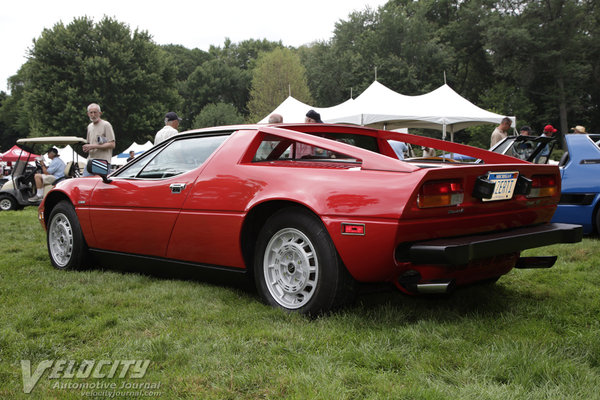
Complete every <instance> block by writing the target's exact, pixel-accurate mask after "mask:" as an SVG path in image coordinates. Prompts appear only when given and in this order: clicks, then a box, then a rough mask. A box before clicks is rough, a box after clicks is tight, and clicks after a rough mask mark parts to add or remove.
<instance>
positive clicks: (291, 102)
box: [258, 96, 354, 124]
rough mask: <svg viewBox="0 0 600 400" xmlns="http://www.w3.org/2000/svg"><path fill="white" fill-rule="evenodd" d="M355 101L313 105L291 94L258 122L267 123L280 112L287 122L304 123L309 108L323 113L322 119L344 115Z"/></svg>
mask: <svg viewBox="0 0 600 400" xmlns="http://www.w3.org/2000/svg"><path fill="white" fill-rule="evenodd" d="M353 102H354V100H353V99H349V100H346V101H345V102H343V103H341V104H338V105H337V106H333V107H313V106H311V105H309V104H306V103H303V102H301V101H299V100H296V99H295V98H293V97H292V96H289V97H288V98H287V99H285V100H284V101H283V103H281V104H280V105H279V106H277V108H276V109H274V110H273V112H272V113H270V114H269V115H267V116H266V117H264V118H263V119H261V120H260V121H259V122H258V123H259V124H266V123H267V122H269V116H270V115H271V114H280V115H281V116H282V117H283V122H285V123H292V124H294V123H303V122H304V118H305V117H306V113H307V112H308V110H315V111H316V112H318V113H319V114H321V119H323V120H324V118H323V117H324V116H328V117H331V116H343V115H345V114H346V111H345V110H346V107H348V105H349V104H352V103H353Z"/></svg>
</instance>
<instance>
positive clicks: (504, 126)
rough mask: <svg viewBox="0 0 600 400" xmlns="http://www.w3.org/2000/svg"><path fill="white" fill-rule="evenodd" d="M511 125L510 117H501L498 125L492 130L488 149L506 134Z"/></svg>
mask: <svg viewBox="0 0 600 400" xmlns="http://www.w3.org/2000/svg"><path fill="white" fill-rule="evenodd" d="M511 125H512V121H511V119H510V118H508V117H504V118H502V121H500V125H498V126H497V127H496V129H494V131H493V132H492V136H491V138H490V149H491V148H492V147H494V146H495V145H496V143H498V142H500V141H502V139H504V138H505V137H507V136H508V130H509V129H510V126H511Z"/></svg>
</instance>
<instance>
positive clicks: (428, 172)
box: [39, 124, 582, 314]
mask: <svg viewBox="0 0 600 400" xmlns="http://www.w3.org/2000/svg"><path fill="white" fill-rule="evenodd" d="M390 139H395V140H400V141H403V142H406V143H409V144H411V145H413V146H427V147H430V148H437V149H439V150H441V151H444V152H447V153H452V152H455V153H460V154H465V155H469V156H471V157H473V158H474V159H479V160H480V163H479V164H461V163H457V162H448V160H447V159H445V158H444V157H439V159H437V158H435V157H433V158H432V157H429V158H423V159H420V158H413V159H411V160H407V161H400V160H398V159H397V158H396V155H395V153H394V151H393V149H392V148H391V147H390V145H389V143H388V140H390ZM559 197H560V175H559V170H558V168H557V167H556V166H551V165H536V164H530V163H527V162H524V161H521V160H518V159H516V158H512V157H508V156H505V155H501V154H496V153H492V152H488V151H485V150H481V149H477V148H473V147H469V146H464V145H460V144H455V143H450V142H445V141H441V140H436V139H430V138H426V137H421V136H414V135H408V134H401V133H395V132H388V131H378V130H372V129H366V128H361V127H352V126H341V125H325V124H314V125H312V124H302V125H271V126H266V125H265V126H257V125H249V126H236V127H221V128H211V129H203V130H198V131H191V132H187V133H184V134H180V135H178V136H175V137H173V138H172V139H170V140H168V141H166V142H164V143H161V144H160V145H158V146H156V147H154V148H152V149H151V150H150V151H148V152H146V153H144V154H143V155H142V156H140V157H138V158H136V159H135V160H133V161H132V162H130V163H129V164H127V165H126V166H124V167H123V168H121V169H119V170H118V171H116V172H114V173H113V174H111V175H109V176H108V178H107V177H106V176H102V177H98V176H94V177H87V178H79V179H70V180H66V181H64V182H61V183H60V184H59V185H57V187H56V188H55V189H54V190H52V191H51V192H50V193H49V194H48V195H47V196H46V199H45V201H44V202H43V203H42V204H41V205H40V209H39V217H40V220H41V222H42V225H43V226H44V228H45V229H47V233H48V235H47V237H48V251H49V254H50V259H51V261H52V264H53V265H54V266H55V267H56V268H59V269H66V268H77V267H79V266H81V265H83V264H85V263H86V262H87V261H88V257H95V258H96V259H98V257H100V259H101V260H102V259H104V257H105V256H111V257H113V259H114V257H115V256H116V257H117V258H118V259H121V260H127V262H133V261H136V260H138V261H139V260H142V261H143V262H153V263H154V262H159V263H161V264H171V265H173V266H178V265H180V266H184V265H185V266H190V265H191V266H197V267H198V268H205V269H207V270H210V271H214V272H223V271H226V272H232V273H236V272H237V273H245V274H248V275H249V276H250V277H252V278H254V280H255V283H256V287H257V289H258V291H259V293H260V295H261V296H262V298H263V299H264V300H265V301H266V302H267V303H268V304H271V305H273V306H277V307H281V308H284V309H286V310H295V311H299V312H303V313H309V314H314V313H319V312H324V311H328V310H331V309H333V308H336V307H338V306H340V305H342V304H344V303H345V302H347V301H348V299H350V298H351V297H352V294H353V292H354V290H355V286H356V285H355V284H356V282H392V283H394V284H395V285H396V287H398V289H400V290H401V291H403V292H405V293H420V292H442V291H447V290H448V289H449V288H450V287H452V286H454V285H465V284H469V283H473V282H478V281H484V280H493V279H497V278H498V277H500V276H501V275H503V274H506V273H507V272H509V271H510V270H511V269H512V268H514V267H515V266H516V267H522V268H527V267H549V266H552V264H553V263H554V260H555V259H556V257H541V258H540V257H538V258H520V251H521V250H523V249H527V248H533V247H540V246H544V245H548V244H553V243H559V242H577V241H579V240H581V236H582V233H581V227H580V226H578V225H566V224H550V223H549V221H550V219H551V218H552V214H554V210H555V209H556V204H557V202H558V199H559Z"/></svg>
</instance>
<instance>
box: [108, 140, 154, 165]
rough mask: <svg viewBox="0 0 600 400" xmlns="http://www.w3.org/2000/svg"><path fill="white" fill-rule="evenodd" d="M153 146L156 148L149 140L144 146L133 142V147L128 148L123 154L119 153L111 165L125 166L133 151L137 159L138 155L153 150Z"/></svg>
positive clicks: (112, 159) (111, 161)
mask: <svg viewBox="0 0 600 400" xmlns="http://www.w3.org/2000/svg"><path fill="white" fill-rule="evenodd" d="M152 146H154V145H153V144H152V142H151V141H149V140H148V141H147V142H146V143H144V144H137V143H135V142H133V143H132V144H131V146H129V147H128V148H126V149H125V150H124V151H123V152H122V153H119V154H117V155H116V156H113V158H111V160H110V163H111V164H112V165H125V164H127V159H128V158H129V152H130V151H133V152H134V154H135V156H136V157H137V156H138V155H140V154H142V153H143V152H145V151H146V150H148V149H150V148H152Z"/></svg>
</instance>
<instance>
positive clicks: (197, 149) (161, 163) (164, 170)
mask: <svg viewBox="0 0 600 400" xmlns="http://www.w3.org/2000/svg"><path fill="white" fill-rule="evenodd" d="M225 139H227V136H208V137H193V138H187V139H181V140H175V141H174V142H172V143H171V144H169V145H168V146H167V147H165V148H164V149H163V150H162V151H161V152H160V153H158V154H157V155H156V156H154V158H152V159H150V160H149V161H146V162H144V160H140V161H142V162H139V163H136V164H134V165H132V166H131V167H129V168H127V170H125V171H123V174H119V175H118V176H119V177H122V178H144V179H163V178H168V177H171V176H175V175H179V174H183V173H184V172H188V171H191V170H192V169H194V168H196V167H198V166H200V165H202V163H203V162H204V161H206V159H207V158H208V157H209V156H210V155H211V154H212V153H213V152H214V151H215V150H216V149H217V147H219V146H220V145H221V143H223V142H224V141H225Z"/></svg>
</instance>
